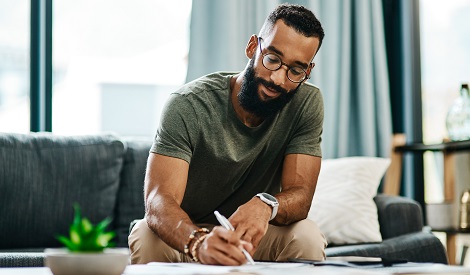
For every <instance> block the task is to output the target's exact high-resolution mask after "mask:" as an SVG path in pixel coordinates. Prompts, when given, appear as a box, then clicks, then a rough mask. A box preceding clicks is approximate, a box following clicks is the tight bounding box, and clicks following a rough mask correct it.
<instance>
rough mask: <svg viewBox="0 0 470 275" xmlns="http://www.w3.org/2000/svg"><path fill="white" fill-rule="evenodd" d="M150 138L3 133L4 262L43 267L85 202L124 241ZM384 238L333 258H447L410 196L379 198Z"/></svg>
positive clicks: (0, 210) (0, 222) (0, 216)
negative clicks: (77, 207)
mask: <svg viewBox="0 0 470 275" xmlns="http://www.w3.org/2000/svg"><path fill="white" fill-rule="evenodd" d="M151 143H152V141H151V140H148V139H147V140H145V139H139V138H123V137H119V136H116V135H91V136H68V137H66V136H56V135H52V134H48V133H36V134H24V135H23V134H8V133H0V267H8V266H9V267H13V266H24V267H27V266H43V260H44V254H43V253H42V251H43V250H44V248H47V247H60V246H61V244H60V243H59V242H58V241H57V239H56V235H58V234H67V233H68V227H69V224H70V223H71V221H72V217H73V208H72V204H73V203H74V202H78V203H79V204H80V206H81V208H82V213H83V215H84V216H87V217H89V218H90V220H91V221H92V222H93V223H96V222H98V221H100V220H102V219H104V218H105V217H108V216H109V217H113V223H112V225H111V228H110V229H112V230H115V231H116V232H117V238H116V240H115V242H116V244H117V246H119V247H126V246H127V236H128V233H129V224H130V223H131V222H132V221H133V220H135V219H139V218H142V217H143V215H144V204H143V181H144V173H145V165H146V161H147V157H148V151H149V148H150V146H151ZM375 202H376V204H377V208H378V211H379V223H380V226H381V233H382V237H383V239H384V241H383V242H381V243H374V244H355V245H347V246H334V245H333V246H332V247H329V248H327V251H326V253H327V255H328V256H341V255H362V256H379V257H386V258H393V259H397V258H400V259H406V260H409V261H415V262H436V263H447V258H446V253H445V250H444V248H443V246H442V244H441V242H440V241H439V240H438V239H437V238H436V237H434V236H433V235H432V234H430V233H426V232H423V231H422V228H423V222H422V213H421V209H420V207H419V205H418V204H416V203H415V202H414V201H412V200H410V199H405V198H401V197H389V196H384V195H379V196H377V197H376V198H375Z"/></svg>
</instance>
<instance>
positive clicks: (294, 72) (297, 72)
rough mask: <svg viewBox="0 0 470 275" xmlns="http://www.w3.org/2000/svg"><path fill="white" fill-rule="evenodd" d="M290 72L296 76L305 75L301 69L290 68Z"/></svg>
mask: <svg viewBox="0 0 470 275" xmlns="http://www.w3.org/2000/svg"><path fill="white" fill-rule="evenodd" d="M290 71H291V73H292V74H294V75H301V74H303V73H304V70H302V69H301V68H295V67H294V68H290Z"/></svg>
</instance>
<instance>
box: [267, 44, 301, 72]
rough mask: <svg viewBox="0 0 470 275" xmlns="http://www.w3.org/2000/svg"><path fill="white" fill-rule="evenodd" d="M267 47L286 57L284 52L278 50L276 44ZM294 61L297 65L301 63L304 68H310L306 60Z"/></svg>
mask: <svg viewBox="0 0 470 275" xmlns="http://www.w3.org/2000/svg"><path fill="white" fill-rule="evenodd" d="M266 49H268V50H270V51H272V52H274V53H276V54H277V55H279V56H281V57H284V54H283V53H282V52H281V51H280V50H278V49H277V48H276V47H274V46H268V47H267V48H266ZM294 63H296V64H297V65H300V66H301V67H302V68H304V69H307V68H308V64H307V63H304V62H301V61H295V62H294Z"/></svg>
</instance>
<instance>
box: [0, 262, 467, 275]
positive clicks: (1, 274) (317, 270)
mask: <svg viewBox="0 0 470 275" xmlns="http://www.w3.org/2000/svg"><path fill="white" fill-rule="evenodd" d="M6 274H9V275H30V274H35V275H52V272H51V271H50V269H49V268H47V267H21V268H0V275H6ZM160 274H162V275H163V274H164V275H172V274H174V275H192V274H232V275H235V274H240V275H241V274H261V275H264V274H269V275H277V274H279V275H281V274H295V275H304V274H305V275H307V274H309V275H310V274H314V275H337V274H341V275H343V274H345V275H374V274H375V275H380V274H382V275H384V274H470V269H469V268H463V267H460V266H447V265H441V264H414V263H409V264H406V265H403V266H400V265H397V266H396V267H395V266H393V267H391V268H385V269H362V268H361V269H359V268H349V267H338V266H311V265H307V264H298V263H284V264H281V263H261V264H257V265H256V266H250V265H244V266H241V267H226V266H206V265H200V264H169V263H155V264H153V263H152V264H148V265H129V266H127V267H126V269H125V271H124V273H123V275H160Z"/></svg>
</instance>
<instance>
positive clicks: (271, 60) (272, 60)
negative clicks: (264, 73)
mask: <svg viewBox="0 0 470 275" xmlns="http://www.w3.org/2000/svg"><path fill="white" fill-rule="evenodd" d="M265 60H266V61H268V62H269V63H273V64H274V63H279V58H277V57H276V56H271V55H267V56H266V58H265Z"/></svg>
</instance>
